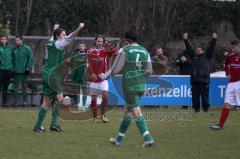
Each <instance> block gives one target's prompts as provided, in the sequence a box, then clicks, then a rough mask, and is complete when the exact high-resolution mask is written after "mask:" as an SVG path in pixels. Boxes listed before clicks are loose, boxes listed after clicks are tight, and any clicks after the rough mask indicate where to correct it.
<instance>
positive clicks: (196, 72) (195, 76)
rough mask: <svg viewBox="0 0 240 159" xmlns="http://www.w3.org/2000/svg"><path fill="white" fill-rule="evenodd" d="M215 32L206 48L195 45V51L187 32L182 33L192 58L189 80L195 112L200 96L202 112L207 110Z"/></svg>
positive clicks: (197, 108) (198, 105) (198, 110)
mask: <svg viewBox="0 0 240 159" xmlns="http://www.w3.org/2000/svg"><path fill="white" fill-rule="evenodd" d="M216 40H217V34H216V33H213V35H212V40H211V41H210V42H209V45H208V47H207V49H206V50H205V51H204V50H203V48H202V47H196V49H195V51H194V50H193V47H192V45H191V42H190V40H189V39H188V36H187V33H185V35H184V44H185V47H186V50H187V51H188V53H189V57H193V55H194V54H195V56H194V57H193V58H192V64H191V77H190V82H191V86H192V104H193V108H194V110H195V112H200V98H201V101H202V108H203V111H204V112H208V109H209V107H210V105H209V83H210V66H211V59H212V55H213V52H214V49H215V46H216Z"/></svg>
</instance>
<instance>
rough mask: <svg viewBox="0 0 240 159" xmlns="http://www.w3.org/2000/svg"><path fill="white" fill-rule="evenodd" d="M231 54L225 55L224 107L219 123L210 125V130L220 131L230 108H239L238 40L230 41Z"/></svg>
mask: <svg viewBox="0 0 240 159" xmlns="http://www.w3.org/2000/svg"><path fill="white" fill-rule="evenodd" d="M231 44H232V45H233V49H232V52H230V53H229V54H228V55H227V59H226V61H225V72H226V75H227V77H228V85H227V88H226V91H225V99H224V106H223V109H222V113H221V117H220V120H219V123H218V124H216V125H211V126H210V128H211V129H212V130H222V129H223V126H224V123H225V121H226V120H227V118H228V115H229V113H230V108H231V106H240V74H239V72H240V40H235V41H232V42H231Z"/></svg>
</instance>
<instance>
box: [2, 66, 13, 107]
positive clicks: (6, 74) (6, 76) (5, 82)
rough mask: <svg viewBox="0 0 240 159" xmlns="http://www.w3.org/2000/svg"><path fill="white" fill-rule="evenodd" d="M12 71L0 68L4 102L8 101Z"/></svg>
mask: <svg viewBox="0 0 240 159" xmlns="http://www.w3.org/2000/svg"><path fill="white" fill-rule="evenodd" d="M11 76H12V73H11V71H8V70H0V85H1V86H2V100H3V101H2V103H3V104H6V103H7V92H8V86H9V84H10V80H11Z"/></svg>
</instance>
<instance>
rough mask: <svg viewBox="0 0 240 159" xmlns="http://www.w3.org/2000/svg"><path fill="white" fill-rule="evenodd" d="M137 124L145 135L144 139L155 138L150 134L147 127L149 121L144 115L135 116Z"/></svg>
mask: <svg viewBox="0 0 240 159" xmlns="http://www.w3.org/2000/svg"><path fill="white" fill-rule="evenodd" d="M135 121H136V125H137V127H138V130H139V131H140V133H141V134H142V135H143V137H144V141H151V140H153V138H152V136H151V135H150V133H149V131H148V127H147V122H146V120H145V118H144V116H143V115H139V116H137V117H136V118H135Z"/></svg>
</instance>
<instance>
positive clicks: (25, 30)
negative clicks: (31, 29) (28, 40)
mask: <svg viewBox="0 0 240 159" xmlns="http://www.w3.org/2000/svg"><path fill="white" fill-rule="evenodd" d="M31 12H32V0H28V1H27V21H26V25H25V28H24V32H23V35H25V34H26V32H27V29H28V26H29V22H30V16H31Z"/></svg>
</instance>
